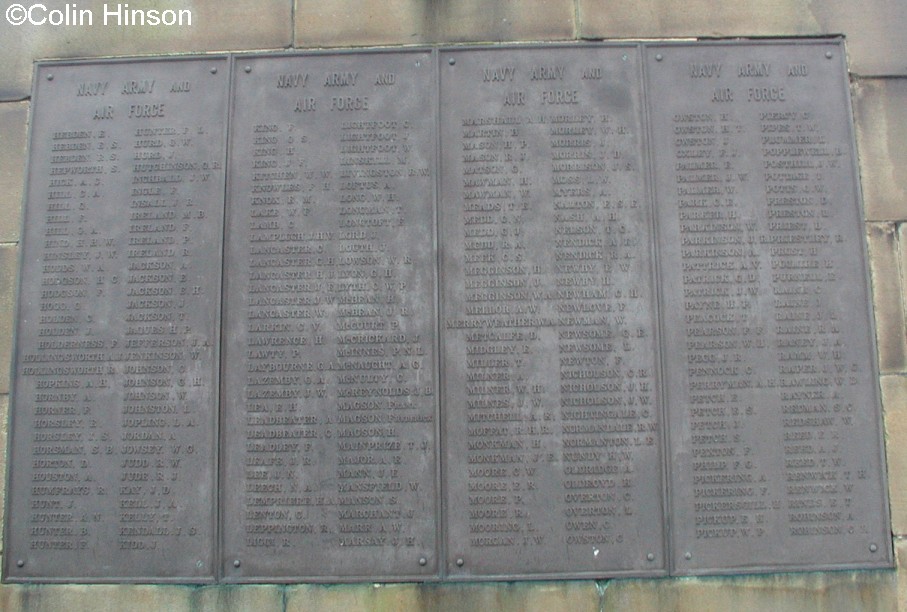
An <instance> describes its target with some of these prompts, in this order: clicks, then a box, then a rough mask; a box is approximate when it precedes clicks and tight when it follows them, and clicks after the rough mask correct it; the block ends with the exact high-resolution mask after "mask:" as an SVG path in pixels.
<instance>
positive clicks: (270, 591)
mask: <svg viewBox="0 0 907 612" xmlns="http://www.w3.org/2000/svg"><path fill="white" fill-rule="evenodd" d="M283 591H284V587H283V586H280V585H216V586H206V587H201V588H198V589H195V590H193V592H192V594H191V600H192V601H191V604H192V611H193V612H244V611H245V610H255V612H283V610H284V607H283Z"/></svg>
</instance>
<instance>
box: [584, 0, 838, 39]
mask: <svg viewBox="0 0 907 612" xmlns="http://www.w3.org/2000/svg"><path fill="white" fill-rule="evenodd" d="M835 1H837V0H835ZM577 2H578V4H577V6H578V11H577V12H578V15H579V32H580V35H581V36H582V37H583V38H615V37H616V38H657V37H678V36H679V37H686V36H689V37H706V36H767V35H774V36H785V35H786V36H793V35H801V34H818V33H821V32H822V30H821V28H820V25H819V23H818V22H817V21H816V19H815V17H814V16H813V15H812V13H811V12H810V6H811V5H812V3H811V2H809V0H753V1H751V2H742V3H740V2H738V3H733V2H714V1H713V0H687V1H679V0H639V1H638V2H608V3H605V2H601V0H577Z"/></svg>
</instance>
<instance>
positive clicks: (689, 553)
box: [683, 552, 693, 561]
mask: <svg viewBox="0 0 907 612" xmlns="http://www.w3.org/2000/svg"><path fill="white" fill-rule="evenodd" d="M683 558H684V559H686V560H687V561H689V560H690V559H692V558H693V553H691V552H686V553H684V554H683Z"/></svg>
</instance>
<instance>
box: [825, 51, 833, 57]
mask: <svg viewBox="0 0 907 612" xmlns="http://www.w3.org/2000/svg"><path fill="white" fill-rule="evenodd" d="M825 58H826V59H831V58H832V54H831V51H826V52H825Z"/></svg>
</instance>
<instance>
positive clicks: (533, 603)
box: [423, 581, 601, 612]
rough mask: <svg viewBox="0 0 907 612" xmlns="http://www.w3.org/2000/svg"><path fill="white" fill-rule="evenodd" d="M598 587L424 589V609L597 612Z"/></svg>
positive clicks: (557, 584)
mask: <svg viewBox="0 0 907 612" xmlns="http://www.w3.org/2000/svg"><path fill="white" fill-rule="evenodd" d="M597 584H598V583H595V582H592V581H564V582H506V583H505V582H490V583H484V584H439V585H426V587H425V598H424V600H423V601H424V605H425V607H424V609H425V610H426V611H428V610H445V611H449V612H471V611H473V610H484V611H487V612H492V611H493V612H524V611H525V612H597V611H598V610H599V609H600V608H599V605H600V603H601V602H600V593H599V590H598V586H597Z"/></svg>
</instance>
